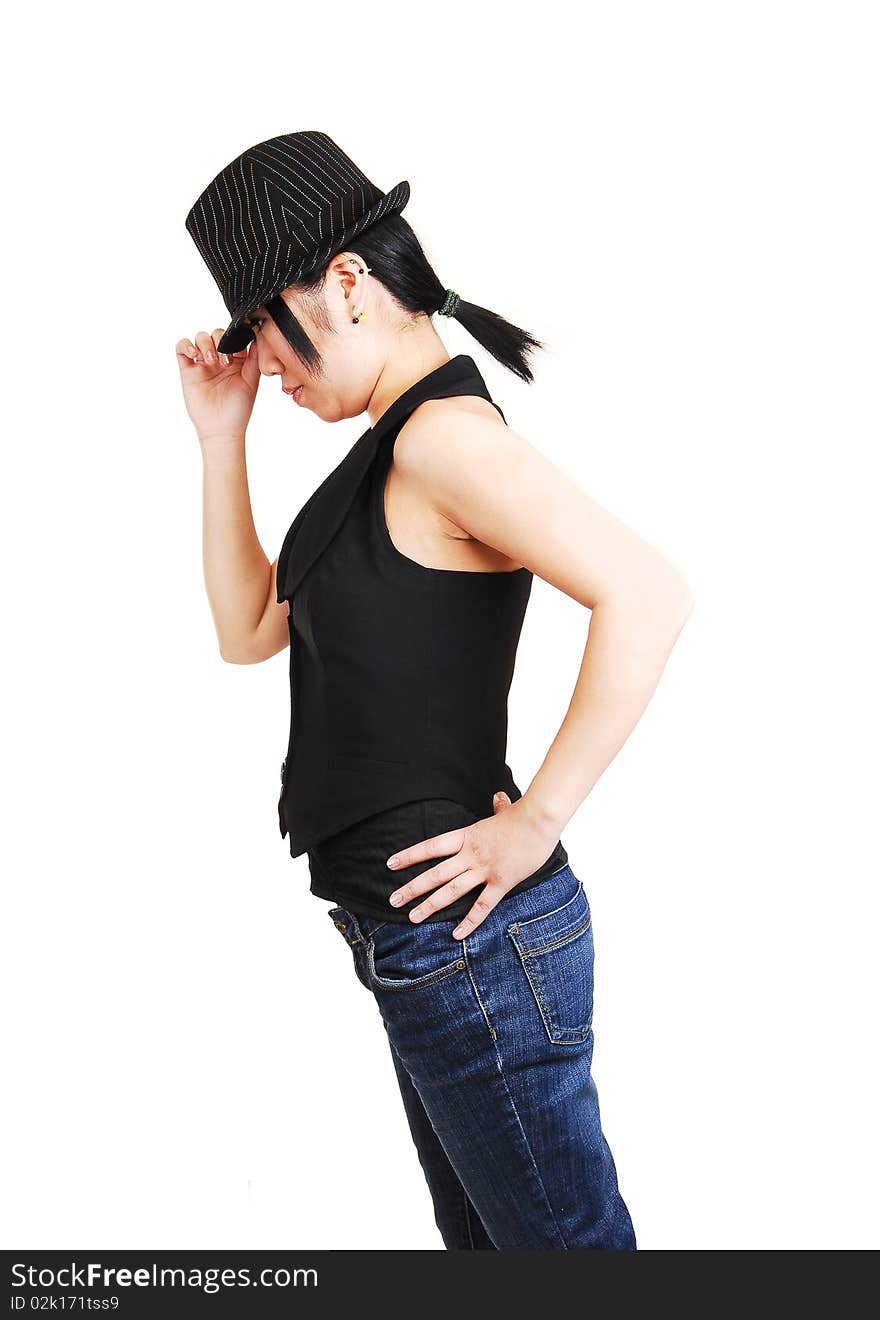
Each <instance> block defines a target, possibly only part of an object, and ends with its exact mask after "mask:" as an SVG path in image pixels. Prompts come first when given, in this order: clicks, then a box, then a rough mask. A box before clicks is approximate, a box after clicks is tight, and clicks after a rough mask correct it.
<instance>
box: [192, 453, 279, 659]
mask: <svg viewBox="0 0 880 1320" xmlns="http://www.w3.org/2000/svg"><path fill="white" fill-rule="evenodd" d="M202 461H203V483H202V515H203V516H202V556H203V563H204V573H205V586H206V589H207V593H208V600H209V602H210V606H211V613H212V615H213V618H214V626H215V628H216V630H217V638H218V641H219V643H220V652H221V654H222V655H223V656H224V658H232V657H234V656H235V655H237V654H239V653H240V652H241V651H242V649H244V648H245V646H246V643H247V641H248V639H249V638H251V637H252V636H253V634H254V631H255V630H256V628H257V625H258V624H259V622H260V619H261V618H262V615H263V611H264V610H265V607H266V599H267V597H268V594H269V588H270V584H271V576H272V569H271V564H270V563H269V561H268V559H267V558H266V554H265V552H264V550H263V548H262V546H261V545H260V542H259V540H258V538H257V532H256V528H255V527H254V518H253V512H252V510H251V502H250V492H249V490H248V480H247V464H246V459H245V438H244V435H241V436H230V437H229V438H228V439H223V440H217V439H216V438H215V439H212V440H211V442H210V443H205V444H203V445H202Z"/></svg>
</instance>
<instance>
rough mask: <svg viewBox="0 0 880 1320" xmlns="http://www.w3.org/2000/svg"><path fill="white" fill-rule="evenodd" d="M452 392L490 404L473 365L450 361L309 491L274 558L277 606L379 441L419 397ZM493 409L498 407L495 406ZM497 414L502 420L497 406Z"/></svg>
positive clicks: (322, 542) (344, 509)
mask: <svg viewBox="0 0 880 1320" xmlns="http://www.w3.org/2000/svg"><path fill="white" fill-rule="evenodd" d="M455 394H478V395H480V396H481V397H482V398H484V399H488V400H489V402H490V403H491V402H493V401H492V400H491V399H490V398H489V391H488V389H487V388H486V384H485V381H484V380H483V378H482V376H481V375H480V372H479V369H478V367H477V364H476V363H475V362H474V360H473V358H472V357H470V356H469V355H468V354H466V353H459V354H458V355H457V356H456V357H454V358H450V359H449V361H448V362H444V363H443V364H442V365H441V366H439V367H437V368H436V369H435V370H434V371H431V372H429V373H428V375H427V376H423V377H422V379H421V380H417V381H416V382H415V383H414V384H413V385H411V386H410V387H409V389H407V390H404V392H403V394H400V395H398V397H397V398H396V399H395V400H394V402H393V403H391V404H390V405H389V406H388V407H387V408H386V409H385V411H384V413H383V414H382V416H381V417H380V418H379V420H378V421H377V422H376V425H375V426H373V427H371V428H370V429H369V430H367V431H365V432H364V434H363V435H362V436H361V437H360V439H359V440H357V441H355V443H354V444H353V445H352V447H351V449H349V451H348V453H347V454H346V455H345V457H344V458H343V459H342V462H341V463H339V464H338V465H337V466H336V467H335V468H334V469H333V471H332V472H331V473H330V474H329V476H327V477H325V478H324V480H323V481H322V482H321V484H320V486H319V487H318V488H317V490H315V491H313V492H312V494H311V495H310V496H309V498H308V499H307V500H306V502H305V504H304V505H303V507H302V508H301V509H300V511H299V513H298V514H297V515H296V517H295V518H294V520H293V522H292V523H291V525H290V528H289V529H288V532H287V535H286V536H285V538H284V542H283V544H282V546H281V551H280V553H279V555H278V573H277V581H278V590H277V594H276V600H277V603H278V604H279V605H280V604H281V602H282V601H283V600H292V599H293V596H294V593H295V591H296V589H297V587H298V586H299V584H300V582H302V580H303V578H304V577H305V575H306V573H308V571H309V569H310V568H311V567H312V565H313V564H314V563H315V561H316V560H317V559H318V558H319V557H320V556H321V555H322V554H323V553H324V551H325V550H326V548H327V546H328V545H329V544H330V542H331V541H332V539H333V537H334V536H335V535H336V533H337V532H338V530H339V528H340V527H341V526H342V523H343V522H344V520H345V517H346V515H347V513H348V511H349V509H350V508H351V506H352V503H353V501H354V497H355V495H356V494H357V491H358V488H359V486H360V484H361V482H362V481H363V479H364V477H365V476H366V474H367V472H368V471H369V470H370V466H371V464H372V461H373V459H374V457H375V455H376V451H377V450H378V447H379V443H380V441H381V440H382V439H383V437H385V436H387V435H389V434H392V433H396V431H397V430H399V429H400V427H401V426H402V424H403V422H404V421H405V419H406V418H407V417H408V416H409V414H410V413H411V412H412V410H413V408H415V407H416V406H417V404H419V403H421V402H422V401H423V400H424V399H444V398H449V397H451V396H452V395H455ZM494 406H495V407H496V408H498V404H497V403H496V404H495V405H494ZM498 411H499V413H501V416H502V418H504V413H503V412H501V409H500V408H498Z"/></svg>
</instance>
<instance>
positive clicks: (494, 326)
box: [279, 212, 545, 385]
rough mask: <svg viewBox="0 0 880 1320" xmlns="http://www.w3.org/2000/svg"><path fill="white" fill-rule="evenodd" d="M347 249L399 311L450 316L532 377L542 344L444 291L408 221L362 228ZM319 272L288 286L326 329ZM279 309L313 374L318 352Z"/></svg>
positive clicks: (395, 218) (391, 219) (397, 217)
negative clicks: (308, 298) (533, 362)
mask: <svg viewBox="0 0 880 1320" xmlns="http://www.w3.org/2000/svg"><path fill="white" fill-rule="evenodd" d="M351 248H352V250H353V251H356V252H357V253H358V254H359V255H360V256H361V257H363V259H364V261H365V262H366V263H367V265H368V266H369V268H370V272H371V274H372V275H373V277H374V279H377V280H378V281H379V282H380V283H381V284H382V285H384V287H385V288H386V289H387V290H388V292H389V293H390V294H391V296H392V298H393V299H394V301H395V302H396V303H397V304H398V305H399V306H400V307H401V308H403V309H404V311H407V312H412V313H414V314H415V313H419V312H424V313H425V314H426V315H428V316H433V315H435V314H436V313H439V314H440V315H443V316H454V317H455V319H456V321H458V322H459V323H460V324H461V325H463V326H464V328H465V330H467V332H468V334H469V335H472V336H473V338H474V339H475V340H476V341H477V343H478V344H481V345H482V347H483V348H484V349H485V350H486V352H487V353H491V355H492V357H493V358H495V360H496V361H497V362H500V363H501V365H502V366H503V367H507V369H508V370H509V371H512V372H513V373H514V375H516V376H519V378H520V379H521V380H524V381H525V382H526V384H528V385H531V383H532V381H533V380H534V376H533V375H532V369H531V365H530V363H529V354H530V353H532V352H533V351H534V350H535V349H536V348H544V347H545V345H544V344H543V343H541V341H540V340H538V339H536V338H535V337H534V335H531V334H529V332H528V331H527V330H522V329H520V327H519V326H516V325H512V324H511V322H510V321H506V320H505V319H504V317H503V316H499V315H498V314H497V312H491V311H489V309H488V308H487V307H480V306H479V305H478V304H477V303H472V302H467V301H466V300H465V299H463V298H461V297H460V295H458V294H457V293H456V292H455V290H454V289H447V288H446V287H445V285H443V284H442V283H441V281H440V280H439V279H438V277H437V275H436V273H435V271H434V268H433V267H432V265H431V263H430V262H429V261H428V258H427V256H426V255H425V252H424V249H423V248H422V245H421V243H420V242H419V240H418V238H417V237H416V235H415V233H414V231H413V229H412V228H411V226H410V224H409V222H408V221H407V220H405V219H404V218H403V216H402V215H401V214H400V213H399V212H397V213H395V214H393V215H389V216H386V217H385V218H384V219H383V220H379V221H377V222H376V223H375V224H372V225H370V226H368V228H366V229H364V230H363V231H362V232H361V233H360V234H358V235H357V237H356V238H354V239H352V241H351ZM325 271H326V267H325V268H324V269H323V270H320V271H318V272H317V273H316V274H315V275H314V276H313V277H312V278H311V279H306V280H299V281H297V283H296V284H295V285H294V287H295V288H296V289H297V291H298V292H301V293H305V294H306V295H312V296H311V306H310V309H309V310H310V312H313V313H314V314H315V315H316V318H317V320H318V321H319V323H320V324H322V325H323V326H325V328H329V324H330V323H329V318H328V317H327V315H326V307H324V315H323V316H321V314H320V309H321V307H323V306H324V304H323V299H322V298H321V295H320V289H321V287H322V285H323V283H324V277H325ZM450 295H452V296H450ZM284 311H285V312H286V313H287V315H283V317H282V320H283V324H282V325H280V327H279V328H280V329H281V330H282V333H283V334H284V336H285V338H286V339H287V340H288V342H289V343H290V345H291V347H292V348H293V350H294V352H295V353H296V354H297V355H298V356H299V357H300V358H301V359H302V360H303V362H304V363H305V364H306V366H307V367H308V369H309V370H310V371H312V372H315V371H316V370H317V369H318V368H319V365H320V355H319V353H318V350H317V349H316V348H315V347H314V345H313V344H312V342H311V340H310V339H309V337H308V335H307V334H306V332H305V331H304V330H303V328H302V326H301V325H300V323H299V322H298V321H297V319H296V317H295V316H294V315H293V313H292V312H290V309H289V308H287V307H286V305H285V308H284Z"/></svg>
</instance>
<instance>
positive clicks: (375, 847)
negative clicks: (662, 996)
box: [277, 354, 568, 921]
mask: <svg viewBox="0 0 880 1320" xmlns="http://www.w3.org/2000/svg"><path fill="white" fill-rule="evenodd" d="M463 394H475V395H479V396H480V397H481V398H484V399H487V400H488V401H489V402H493V400H492V399H491V398H490V396H489V392H488V389H487V387H486V384H485V382H484V380H483V378H482V376H481V375H480V372H479V370H478V368H477V365H476V363H475V362H474V360H473V358H471V357H470V356H468V355H467V354H458V355H457V356H456V357H454V358H451V359H450V360H449V361H447V362H444V363H443V364H442V365H441V366H439V367H437V368H435V369H434V370H433V371H431V372H429V373H428V374H427V375H426V376H424V377H422V379H421V380H419V381H416V382H415V384H413V385H412V386H410V387H409V389H407V390H405V391H404V392H403V393H402V394H401V395H399V396H398V398H397V399H395V400H394V401H393V403H391V404H390V405H389V407H388V408H387V409H386V410H385V412H384V413H383V414H382V416H381V417H380V418H379V420H378V421H377V423H376V425H375V426H373V427H371V428H369V429H368V430H367V431H366V432H364V434H363V435H362V436H361V437H360V439H359V440H358V441H357V442H356V443H355V444H354V445H353V446H352V448H351V449H350V450H349V451H348V453H347V454H346V455H345V457H344V458H343V460H342V462H341V463H340V464H339V465H338V466H337V467H336V468H335V469H334V470H333V471H332V472H331V473H330V475H329V476H328V477H327V478H326V479H325V480H324V481H323V482H322V483H321V485H320V486H319V487H318V489H317V490H316V491H315V492H314V493H313V494H312V495H311V496H310V497H309V499H308V500H307V501H306V503H305V505H303V507H302V509H300V511H299V513H298V514H297V516H296V518H295V519H294V521H293V523H292V524H291V527H290V529H289V530H288V533H287V535H286V536H285V538H284V542H283V544H282V547H281V551H280V553H279V557H278V569H277V582H278V589H277V600H278V603H279V604H280V603H281V602H282V601H284V600H285V599H286V600H288V601H289V602H290V614H289V616H288V628H289V632H290V698H291V702H290V713H291V724H290V737H289V741H288V748H287V756H286V757H285V760H284V762H283V764H282V774H281V778H282V788H281V796H280V798H279V801H278V816H279V824H280V828H281V834H282V837H284V836H285V835H288V836H289V842H290V853H291V856H292V857H298V856H300V855H301V854H302V853H303V852H307V853H308V857H309V869H310V873H311V890H312V892H313V893H315V894H318V895H319V896H320V897H323V898H329V899H332V900H333V901H334V902H337V903H339V904H340V905H342V906H345V907H349V908H351V909H352V910H353V911H360V912H365V913H368V914H370V915H373V916H377V917H383V918H386V919H388V920H390V921H395V920H396V921H407V920H408V915H407V914H408V912H409V911H410V909H411V908H412V907H414V906H415V905H416V903H417V902H418V901H419V900H413V901H411V902H410V903H409V904H407V905H406V906H405V907H403V908H397V909H395V908H392V907H391V905H390V904H389V903H388V895H389V894H390V893H391V892H392V891H393V890H394V889H396V888H398V887H399V886H400V885H402V884H404V883H405V882H406V880H408V879H410V878H412V877H413V876H415V875H419V874H421V873H422V872H423V871H425V870H427V869H428V868H429V867H431V866H435V865H437V863H438V862H439V861H440V860H442V859H441V858H431V859H429V860H428V861H427V862H422V863H419V864H417V865H415V866H410V867H406V868H404V869H402V870H398V871H390V870H389V869H388V868H387V866H386V865H385V861H386V859H387V858H388V857H390V856H391V854H392V853H393V852H394V851H396V850H398V849H400V848H403V847H406V846H407V845H408V844H413V843H417V842H419V841H420V840H421V839H424V838H429V837H431V836H432V835H435V834H439V833H442V832H443V831H445V830H447V829H455V828H459V827H460V826H462V825H468V824H471V823H472V822H473V821H475V820H480V819H482V818H484V817H486V816H491V815H492V814H493V810H492V798H493V794H494V793H495V792H496V790H498V789H503V790H504V791H505V792H507V794H508V795H509V797H510V799H511V801H516V800H517V799H518V798H520V797H521V796H522V793H521V791H520V789H519V788H518V786H517V784H516V782H515V781H514V779H513V775H512V773H511V771H510V768H509V766H508V765H507V764H506V760H505V758H506V754H507V750H506V749H507V697H508V691H509V688H510V683H511V679H512V677H513V670H514V663H515V658H516V649H517V645H518V642H519V636H520V631H521V628H522V623H523V618H524V615H525V610H526V605H527V603H528V598H529V593H530V591H531V585H532V574H531V571H530V570H529V569H527V568H519V569H515V570H514V571H512V572H491V571H486V572H479V571H476V572H472V571H469V570H458V569H438V568H428V567H425V566H424V565H421V564H418V563H416V562H415V560H412V559H410V558H408V557H407V556H406V555H404V554H402V553H401V552H400V551H399V550H397V549H396V547H395V546H394V544H393V542H392V540H391V537H390V535H389V532H388V527H387V524H386V521H385V511H384V493H385V482H386V478H387V475H388V471H389V468H390V466H391V459H392V454H393V447H394V440H395V438H396V436H397V434H398V432H399V431H400V429H401V427H402V426H403V423H404V422H405V421H406V419H407V418H408V417H409V415H410V413H411V412H412V411H413V409H414V408H416V407H417V406H418V405H419V404H420V403H422V402H423V401H424V400H425V399H437V398H448V397H450V396H453V395H463ZM493 406H494V407H495V408H497V410H498V412H499V413H500V414H501V417H502V418H504V414H503V412H501V409H500V408H499V407H498V405H497V404H494V405H493ZM567 860H568V854H567V853H566V851H565V849H564V847H563V845H562V841H561V840H559V841H558V843H557V846H556V848H555V849H554V851H553V853H552V854H551V855H550V856H549V857H548V858H547V859H546V861H545V862H544V863H543V865H542V866H541V867H540V868H539V870H538V871H536V872H534V873H533V874H532V875H530V876H527V877H526V878H525V879H524V880H521V881H520V882H519V884H518V885H516V886H515V887H514V888H513V889H512V890H511V891H510V892H511V893H518V892H519V891H520V890H521V889H524V888H527V887H529V886H530V885H532V884H536V883H537V882H538V881H539V880H540V879H543V877H544V876H545V875H549V874H550V873H551V872H553V871H556V870H558V869H559V868H560V867H561V866H563V865H565V863H566V862H567ZM479 892H480V886H477V887H475V888H474V889H472V890H470V891H469V892H468V893H467V894H465V895H464V896H463V897H462V898H460V899H458V900H456V902H455V903H453V904H449V905H448V906H447V907H444V908H441V909H440V910H439V911H438V912H436V913H434V914H433V915H432V918H429V919H433V920H438V919H449V918H454V917H460V916H462V915H463V914H464V913H465V912H467V911H468V909H469V908H470V907H471V906H472V904H473V902H474V900H475V898H476V897H477V896H478V894H479Z"/></svg>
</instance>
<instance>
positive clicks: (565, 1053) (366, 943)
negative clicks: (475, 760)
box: [328, 865, 636, 1251]
mask: <svg viewBox="0 0 880 1320" xmlns="http://www.w3.org/2000/svg"><path fill="white" fill-rule="evenodd" d="M328 915H329V916H330V917H331V918H332V920H333V923H334V925H335V927H336V929H337V930H338V931H339V932H340V933H341V934H342V936H343V937H344V939H345V940H346V941H347V943H348V945H349V948H350V950H351V953H352V956H353V961H354V969H355V971H356V973H357V976H358V979H359V980H360V982H361V984H362V985H363V986H364V987H365V988H366V989H367V990H369V991H370V992H371V993H372V995H373V996H374V998H375V1000H376V1003H377V1005H378V1008H379V1012H380V1014H381V1017H382V1021H383V1024H384V1026H385V1030H386V1032H387V1037H388V1041H389V1044H390V1047H391V1054H392V1058H393V1061H394V1067H395V1071H396V1073H397V1078H398V1082H399V1084H400V1090H401V1094H402V1097H403V1103H404V1108H405V1112H406V1116H407V1119H408V1122H409V1128H410V1132H411V1134H412V1138H413V1141H414V1143H415V1146H416V1151H417V1153H418V1158H419V1161H420V1163H421V1166H422V1169H423V1170H424V1174H425V1178H426V1180H427V1183H428V1187H429V1189H430V1192H431V1196H432V1198H433V1202H434V1217H435V1220H436V1223H437V1227H438V1228H439V1230H440V1233H441V1236H442V1238H443V1242H444V1244H445V1246H446V1248H447V1249H450V1250H455V1249H461V1250H494V1249H501V1250H514V1249H532V1250H547V1249H550V1250H575V1249H584V1248H586V1249H589V1248H592V1249H603V1248H604V1249H609V1248H610V1249H614V1250H622V1251H634V1250H636V1240H635V1234H634V1231H633V1226H632V1221H631V1219H630V1215H629V1211H628V1210H627V1207H626V1205H625V1204H624V1201H623V1199H622V1197H621V1195H620V1191H619V1190H618V1186H617V1171H616V1168H615V1164H614V1160H613V1158H612V1154H611V1150H610V1149H609V1146H608V1143H607V1141H606V1139H605V1136H604V1134H603V1132H602V1127H601V1122H600V1116H599V1100H598V1095H597V1092H596V1086H595V1083H594V1082H593V1079H592V1076H591V1072H590V1067H591V1061H592V1053H593V927H592V920H591V914H590V906H589V903H588V901H587V896H586V893H585V891H584V887H583V885H582V883H581V881H580V880H578V878H577V877H576V876H575V874H574V873H573V871H572V870H571V867H570V866H569V865H565V866H563V867H562V868H561V869H559V870H558V871H556V872H555V873H554V874H553V875H550V876H547V877H546V878H545V879H543V880H541V881H540V882H539V883H538V884H537V885H534V886H532V887H531V888H529V889H526V890H524V891H522V892H521V893H519V894H516V895H507V896H506V897H505V898H504V899H502V901H501V902H500V903H499V904H497V906H496V907H495V908H493V909H492V911H491V912H490V914H489V916H488V917H486V919H485V920H484V921H483V922H482V923H481V924H480V925H479V926H478V927H477V928H476V930H475V931H473V933H472V934H470V935H469V936H467V937H466V938H465V939H463V940H454V939H453V938H452V930H453V928H454V926H455V925H456V922H455V921H454V920H449V921H446V922H443V921H433V922H429V923H425V924H423V925H417V924H413V923H410V924H409V925H406V926H404V925H401V924H400V923H399V922H395V921H391V920H387V921H385V920H379V919H378V918H376V917H372V916H365V915H363V914H361V915H356V914H355V913H353V912H350V911H349V910H348V909H346V908H343V907H333V908H331V909H330V910H329V913H328Z"/></svg>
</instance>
